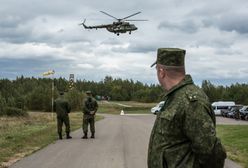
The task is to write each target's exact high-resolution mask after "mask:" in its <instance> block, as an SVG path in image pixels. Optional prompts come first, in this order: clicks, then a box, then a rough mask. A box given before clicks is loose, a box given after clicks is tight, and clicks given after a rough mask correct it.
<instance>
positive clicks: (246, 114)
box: [239, 106, 248, 120]
mask: <svg viewBox="0 0 248 168" xmlns="http://www.w3.org/2000/svg"><path fill="white" fill-rule="evenodd" d="M239 112H240V118H241V119H242V120H248V106H244V107H243V108H241V109H240V110H239Z"/></svg>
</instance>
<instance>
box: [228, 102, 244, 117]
mask: <svg viewBox="0 0 248 168" xmlns="http://www.w3.org/2000/svg"><path fill="white" fill-rule="evenodd" d="M242 107H243V106H242V105H235V106H233V107H232V108H231V109H230V111H229V112H228V113H227V115H226V116H227V117H228V118H236V119H240V114H237V113H239V110H240V109H241V108H242Z"/></svg>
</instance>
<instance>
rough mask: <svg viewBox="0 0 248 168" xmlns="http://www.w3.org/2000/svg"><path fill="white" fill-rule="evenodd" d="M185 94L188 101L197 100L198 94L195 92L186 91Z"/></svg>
mask: <svg viewBox="0 0 248 168" xmlns="http://www.w3.org/2000/svg"><path fill="white" fill-rule="evenodd" d="M186 95H187V98H188V99H189V101H191V102H193V101H197V100H198V96H197V94H195V93H192V92H186Z"/></svg>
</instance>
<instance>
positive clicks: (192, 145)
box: [148, 75, 226, 168]
mask: <svg viewBox="0 0 248 168" xmlns="http://www.w3.org/2000/svg"><path fill="white" fill-rule="evenodd" d="M216 155H217V156H216ZM225 157H226V153H225V150H224V148H223V147H222V145H221V143H220V141H219V139H218V138H217V137H216V132H215V115H214V113H213V111H212V108H211V105H210V103H209V101H208V98H207V96H206V95H205V93H204V92H203V91H202V90H200V88H198V87H197V86H195V85H194V84H193V81H192V79H191V76H190V75H186V77H185V78H184V80H182V81H181V82H180V83H179V84H178V85H176V86H174V87H173V88H172V89H170V90H169V91H168V92H167V93H166V94H165V104H164V107H163V108H162V112H161V113H158V114H157V118H156V121H155V123H154V126H153V130H152V133H151V137H150V143H149V150H148V168H167V167H168V168H201V167H203V168H205V167H206V168H208V167H209V168H215V167H216V168H217V167H218V168H219V167H223V164H224V163H223V162H224V160H225ZM217 162H220V163H217ZM217 164H219V165H217Z"/></svg>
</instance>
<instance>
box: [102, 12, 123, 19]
mask: <svg viewBox="0 0 248 168" xmlns="http://www.w3.org/2000/svg"><path fill="white" fill-rule="evenodd" d="M100 12H102V13H103V14H105V15H107V16H109V17H112V18H114V19H116V20H119V19H117V18H116V17H114V16H112V15H110V14H108V13H106V12H104V11H100Z"/></svg>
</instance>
